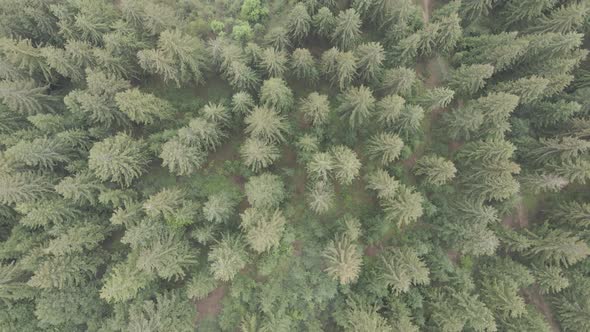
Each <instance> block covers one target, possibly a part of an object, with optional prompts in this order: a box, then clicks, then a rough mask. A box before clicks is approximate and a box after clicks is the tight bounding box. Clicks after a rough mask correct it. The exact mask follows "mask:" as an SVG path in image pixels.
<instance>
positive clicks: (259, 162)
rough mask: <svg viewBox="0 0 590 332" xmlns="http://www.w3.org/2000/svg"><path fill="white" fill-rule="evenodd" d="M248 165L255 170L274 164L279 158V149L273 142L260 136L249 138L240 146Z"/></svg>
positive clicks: (241, 153)
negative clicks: (268, 141)
mask: <svg viewBox="0 0 590 332" xmlns="http://www.w3.org/2000/svg"><path fill="white" fill-rule="evenodd" d="M240 155H241V156H242V159H243V160H244V163H245V164H246V166H248V167H250V168H251V169H252V170H253V171H254V172H258V171H260V170H262V169H263V168H266V167H268V166H270V165H272V164H273V163H274V162H275V160H277V159H278V158H279V156H280V155H279V149H278V148H277V147H276V146H275V145H274V144H273V143H267V142H266V141H263V140H261V139H258V138H248V139H246V141H245V142H244V144H243V145H242V147H241V148H240Z"/></svg>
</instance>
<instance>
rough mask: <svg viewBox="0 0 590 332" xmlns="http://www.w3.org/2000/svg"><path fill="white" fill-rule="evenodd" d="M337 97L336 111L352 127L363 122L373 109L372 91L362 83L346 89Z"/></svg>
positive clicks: (373, 98)
mask: <svg viewBox="0 0 590 332" xmlns="http://www.w3.org/2000/svg"><path fill="white" fill-rule="evenodd" d="M339 98H340V106H339V107H338V112H339V113H340V114H341V116H342V117H343V118H344V119H348V122H349V124H350V127H352V128H356V127H358V126H360V125H362V124H363V123H365V122H366V121H367V120H368V119H369V117H370V116H371V115H372V113H373V111H374V109H375V97H373V91H371V89H370V88H368V87H366V86H364V85H361V86H359V87H352V88H350V89H348V90H347V91H346V92H345V93H343V94H341V95H340V97H339Z"/></svg>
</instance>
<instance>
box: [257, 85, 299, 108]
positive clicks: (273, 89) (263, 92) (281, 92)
mask: <svg viewBox="0 0 590 332" xmlns="http://www.w3.org/2000/svg"><path fill="white" fill-rule="evenodd" d="M260 102H261V103H262V104H264V105H265V106H266V107H269V108H271V109H273V110H276V111H277V112H285V111H288V110H289V109H290V108H291V106H292V105H293V92H292V91H291V89H290V88H289V86H288V85H287V83H286V82H285V81H284V80H283V79H281V78H271V79H268V80H266V81H264V83H263V84H262V87H261V88H260Z"/></svg>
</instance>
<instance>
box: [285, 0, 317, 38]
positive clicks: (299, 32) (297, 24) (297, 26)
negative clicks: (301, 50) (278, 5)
mask: <svg viewBox="0 0 590 332" xmlns="http://www.w3.org/2000/svg"><path fill="white" fill-rule="evenodd" d="M288 17H289V18H288V21H287V29H289V33H290V34H291V37H292V38H293V39H294V40H303V39H304V38H305V37H307V34H308V33H309V30H310V28H311V16H310V15H309V13H308V12H307V8H305V5H304V4H303V3H298V4H296V5H295V6H294V7H293V9H291V12H290V13H289V16H288Z"/></svg>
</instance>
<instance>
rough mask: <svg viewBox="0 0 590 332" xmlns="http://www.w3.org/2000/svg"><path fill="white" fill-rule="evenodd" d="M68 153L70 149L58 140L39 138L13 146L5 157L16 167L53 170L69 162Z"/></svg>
mask: <svg viewBox="0 0 590 332" xmlns="http://www.w3.org/2000/svg"><path fill="white" fill-rule="evenodd" d="M68 152H69V149H67V147H66V146H65V145H64V144H63V143H62V142H60V141H59V140H57V139H50V138H37V139H35V140H33V141H31V142H27V141H24V140H23V141H20V142H18V143H17V144H16V145H14V146H11V147H10V148H9V149H7V150H6V152H5V157H6V159H7V160H8V161H9V162H12V163H15V164H16V165H24V166H29V167H39V168H44V169H53V168H54V167H55V166H56V165H58V164H61V163H64V162H67V161H68V160H69V158H68Z"/></svg>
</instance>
